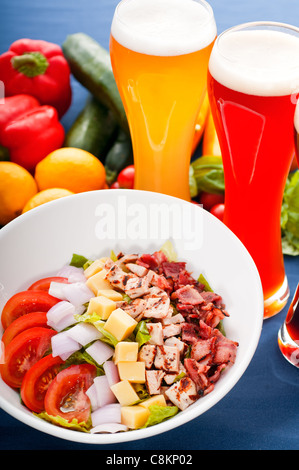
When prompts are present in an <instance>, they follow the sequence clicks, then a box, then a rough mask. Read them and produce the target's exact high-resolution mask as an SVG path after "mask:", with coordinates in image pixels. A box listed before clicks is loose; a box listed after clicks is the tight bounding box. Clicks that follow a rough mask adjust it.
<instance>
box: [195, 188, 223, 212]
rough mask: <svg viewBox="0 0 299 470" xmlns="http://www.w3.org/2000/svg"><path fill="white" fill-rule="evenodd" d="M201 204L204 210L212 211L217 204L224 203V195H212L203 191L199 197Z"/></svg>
mask: <svg viewBox="0 0 299 470" xmlns="http://www.w3.org/2000/svg"><path fill="white" fill-rule="evenodd" d="M199 202H200V204H202V205H203V208H204V209H206V210H207V211H210V210H211V209H212V207H213V206H215V205H216V204H223V203H224V194H212V193H206V192H204V191H203V192H202V193H201V194H200V196H199Z"/></svg>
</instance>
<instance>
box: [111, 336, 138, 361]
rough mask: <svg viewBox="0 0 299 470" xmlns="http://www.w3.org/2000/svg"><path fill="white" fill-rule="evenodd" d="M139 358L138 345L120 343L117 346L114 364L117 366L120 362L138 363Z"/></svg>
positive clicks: (125, 342)
mask: <svg viewBox="0 0 299 470" xmlns="http://www.w3.org/2000/svg"><path fill="white" fill-rule="evenodd" d="M137 356H138V343H133V342H132V343H131V342H128V341H120V342H119V343H117V345H116V346H115V355H114V362H115V364H117V363H118V362H120V361H123V362H128V361H135V362H136V361H137Z"/></svg>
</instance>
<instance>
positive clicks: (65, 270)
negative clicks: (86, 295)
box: [57, 264, 86, 282]
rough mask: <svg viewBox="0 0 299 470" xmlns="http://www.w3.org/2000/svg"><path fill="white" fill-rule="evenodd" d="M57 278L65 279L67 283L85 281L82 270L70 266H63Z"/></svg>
mask: <svg viewBox="0 0 299 470" xmlns="http://www.w3.org/2000/svg"><path fill="white" fill-rule="evenodd" d="M57 276H61V277H66V278H67V279H68V281H69V282H85V281H86V277H85V275H84V269H83V268H77V267H76V266H70V265H68V264H67V265H65V266H63V267H62V268H61V269H60V271H58V273H57Z"/></svg>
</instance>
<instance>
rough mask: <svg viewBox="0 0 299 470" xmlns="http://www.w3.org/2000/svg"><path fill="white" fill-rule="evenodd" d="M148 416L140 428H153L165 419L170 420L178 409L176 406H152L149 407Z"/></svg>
mask: <svg viewBox="0 0 299 470" xmlns="http://www.w3.org/2000/svg"><path fill="white" fill-rule="evenodd" d="M149 411H150V415H149V417H148V419H147V421H146V423H145V425H144V426H142V428H148V427H149V426H154V425H155V424H159V423H162V421H165V420H166V419H169V418H172V417H173V416H175V415H176V414H177V413H178V412H179V409H178V407H177V406H159V405H152V406H150V407H149Z"/></svg>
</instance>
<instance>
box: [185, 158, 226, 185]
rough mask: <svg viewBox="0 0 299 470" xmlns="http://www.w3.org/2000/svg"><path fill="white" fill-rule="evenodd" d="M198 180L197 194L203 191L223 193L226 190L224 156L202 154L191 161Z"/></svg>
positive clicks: (194, 174)
mask: <svg viewBox="0 0 299 470" xmlns="http://www.w3.org/2000/svg"><path fill="white" fill-rule="evenodd" d="M191 166H192V168H193V177H194V178H195V181H196V186H197V194H199V193H200V192H201V191H205V192H207V193H215V194H222V193H223V192H224V189H225V188H224V171H223V163H222V158H221V157H219V156H214V155H213V156H210V155H208V156H202V157H199V158H197V159H196V160H194V161H193V162H192V163H191Z"/></svg>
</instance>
